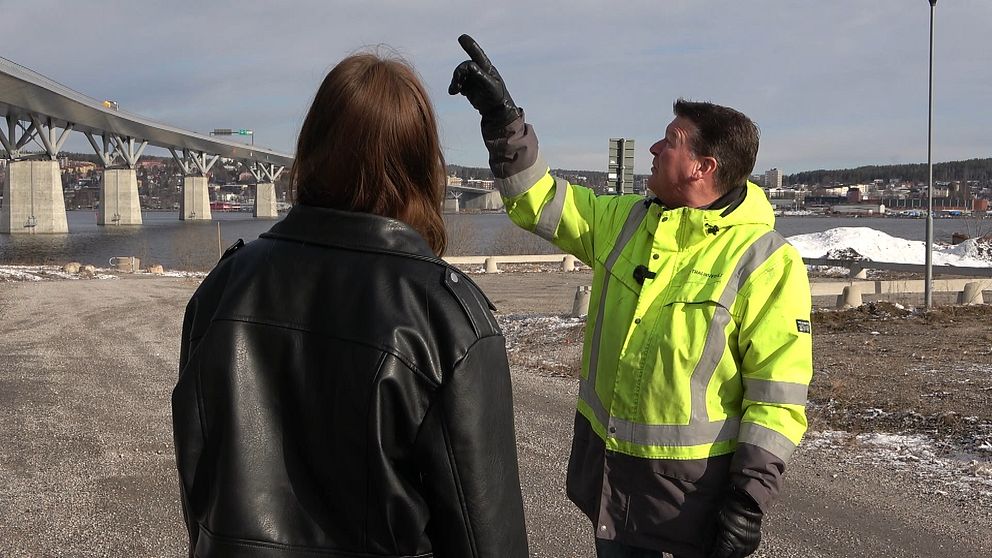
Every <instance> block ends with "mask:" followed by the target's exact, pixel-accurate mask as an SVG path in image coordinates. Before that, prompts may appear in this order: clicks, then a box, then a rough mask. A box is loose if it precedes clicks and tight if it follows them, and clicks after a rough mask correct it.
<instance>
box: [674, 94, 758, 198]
mask: <svg viewBox="0 0 992 558" xmlns="http://www.w3.org/2000/svg"><path fill="white" fill-rule="evenodd" d="M673 110H674V111H675V115H676V116H681V117H683V118H686V119H688V120H690V121H692V123H693V124H695V125H696V129H697V132H696V134H695V135H694V136H693V137H692V138H690V140H689V148H690V149H691V150H692V152H693V153H694V154H695V155H696V156H698V157H713V158H714V159H716V161H717V167H716V185H717V188H719V189H720V193H726V192H728V191H730V190H732V189H733V188H736V187H737V186H740V185H742V184H744V183H745V181H746V180H747V178H748V176H750V174H751V171H752V170H753V169H754V161H755V159H756V158H757V156H758V137H759V135H760V133H759V131H758V126H757V125H756V124H755V123H754V122H753V121H751V119H750V118H748V117H747V116H744V115H743V114H741V113H740V112H738V111H736V110H734V109H732V108H728V107H723V106H720V105H715V104H713V103H707V102H696V101H688V100H686V99H682V98H679V99H678V100H676V101H675V105H674V107H673Z"/></svg>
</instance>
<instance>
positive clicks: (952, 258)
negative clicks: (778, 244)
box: [788, 227, 992, 267]
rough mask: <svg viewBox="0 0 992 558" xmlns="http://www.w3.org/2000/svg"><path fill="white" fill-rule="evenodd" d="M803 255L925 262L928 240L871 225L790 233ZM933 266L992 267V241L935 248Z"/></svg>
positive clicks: (807, 256) (980, 240)
mask: <svg viewBox="0 0 992 558" xmlns="http://www.w3.org/2000/svg"><path fill="white" fill-rule="evenodd" d="M788 240H789V242H790V243H791V244H792V245H793V246H795V247H796V249H797V250H799V253H800V254H802V256H803V257H804V258H830V257H834V256H839V259H850V260H861V259H865V258H866V259H868V260H871V261H875V262H890V263H908V264H917V265H923V264H924V263H925V262H924V259H925V258H926V243H925V242H923V241H919V240H906V239H904V238H896V237H894V236H890V235H888V234H885V233H884V232H882V231H877V230H875V229H871V228H868V227H838V228H835V229H830V230H828V231H824V232H819V233H809V234H799V235H795V236H790V237H789V238H788ZM933 263H934V265H953V266H958V267H992V242H990V241H988V240H985V239H982V238H978V239H975V238H973V239H970V240H966V241H964V242H962V243H961V244H958V245H955V246H948V245H937V244H934V247H933Z"/></svg>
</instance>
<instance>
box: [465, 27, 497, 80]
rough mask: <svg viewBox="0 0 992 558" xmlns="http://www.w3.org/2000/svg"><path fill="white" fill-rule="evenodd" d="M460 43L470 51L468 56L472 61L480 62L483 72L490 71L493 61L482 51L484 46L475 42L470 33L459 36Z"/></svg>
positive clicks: (466, 50)
mask: <svg viewBox="0 0 992 558" xmlns="http://www.w3.org/2000/svg"><path fill="white" fill-rule="evenodd" d="M458 44H460V45H462V48H463V49H465V52H467V53H468V57H469V58H471V59H472V62H475V63H476V64H478V65H479V68H481V69H482V71H483V72H488V71H489V68H491V67H492V65H493V63H492V62H490V61H489V57H488V56H486V53H485V52H483V51H482V47H480V46H479V43H477V42H475V39H473V38H472V37H469V36H468V35H462V36H461V37H458Z"/></svg>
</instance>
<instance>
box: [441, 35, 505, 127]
mask: <svg viewBox="0 0 992 558" xmlns="http://www.w3.org/2000/svg"><path fill="white" fill-rule="evenodd" d="M458 44H460V45H462V48H463V49H465V52H467V53H468V56H469V58H471V60H466V61H464V62H462V63H461V64H459V65H458V67H457V68H455V73H454V75H453V76H451V85H449V86H448V94H449V95H457V94H459V93H461V94H462V95H465V96H466V97H468V102H470V103H472V106H473V107H475V110H477V111H479V114H481V115H482V123H483V125H485V126H505V125H507V124H509V123H510V122H513V121H514V120H515V119H516V118H517V116H518V115H519V114H520V113H519V110H518V109H517V106H516V105H514V104H513V99H511V98H510V93H509V92H507V90H506V84H505V83H503V78H502V77H500V75H499V72H497V71H496V67H495V66H493V63H492V62H490V61H489V57H487V56H486V53H485V52H483V51H482V47H480V46H479V44H478V43H476V42H475V39H473V38H472V37H469V36H468V35H462V36H461V37H458Z"/></svg>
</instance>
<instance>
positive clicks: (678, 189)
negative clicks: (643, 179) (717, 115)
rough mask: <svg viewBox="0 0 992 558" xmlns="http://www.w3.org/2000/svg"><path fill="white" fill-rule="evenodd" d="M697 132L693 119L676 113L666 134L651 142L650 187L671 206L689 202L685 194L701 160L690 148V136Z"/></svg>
mask: <svg viewBox="0 0 992 558" xmlns="http://www.w3.org/2000/svg"><path fill="white" fill-rule="evenodd" d="M695 134H696V125H695V124H693V123H692V121H691V120H688V119H686V118H683V117H681V116H676V117H675V119H674V120H672V122H671V124H669V125H668V128H666V129H665V137H663V138H662V139H660V140H658V141H657V142H655V144H654V145H652V146H651V149H650V151H651V154H652V155H654V158H653V159H652V160H651V176H650V177H649V178H648V189H649V190H651V192H653V193H654V195H656V196H658V198H659V199H660V200H661V201H662V203H664V204H665V205H667V206H669V207H679V206H682V205H684V204H685V203H686V198H685V195H686V193H687V192H688V189H689V186H690V184H691V182H692V177H693V175H694V174H695V172H696V168H697V167H698V161H696V157H695V156H694V155H693V154H692V151H691V150H690V149H689V139H690V138H692V137H694V136H695Z"/></svg>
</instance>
